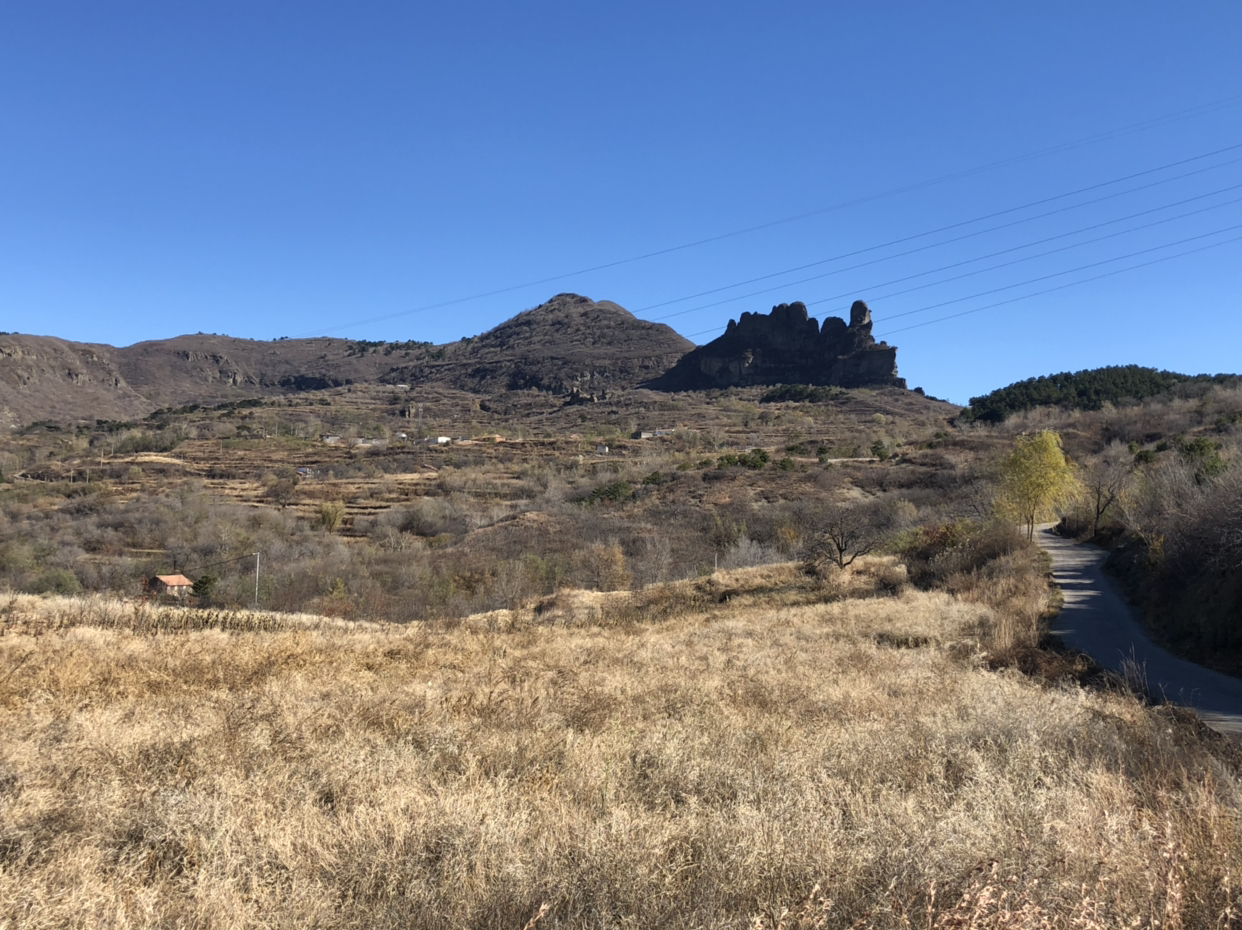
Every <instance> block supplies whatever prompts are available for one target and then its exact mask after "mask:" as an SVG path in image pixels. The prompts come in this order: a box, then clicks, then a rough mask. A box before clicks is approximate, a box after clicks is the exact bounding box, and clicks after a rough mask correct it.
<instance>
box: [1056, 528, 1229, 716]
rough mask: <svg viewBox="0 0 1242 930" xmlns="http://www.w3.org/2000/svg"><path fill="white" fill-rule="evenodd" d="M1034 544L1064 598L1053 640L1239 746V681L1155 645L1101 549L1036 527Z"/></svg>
mask: <svg viewBox="0 0 1242 930" xmlns="http://www.w3.org/2000/svg"><path fill="white" fill-rule="evenodd" d="M1036 538H1037V539H1038V542H1039V545H1040V546H1041V547H1042V548H1043V549H1045V550H1046V551H1047V552H1048V553H1049V555H1051V556H1052V567H1053V576H1054V578H1055V579H1056V582H1057V584H1058V585H1060V587H1061V590H1062V592H1063V593H1064V595H1065V606H1064V608H1063V609H1062V611H1061V616H1059V617H1058V618H1057V619H1056V620H1055V621H1053V628H1052V632H1053V633H1054V634H1055V635H1057V636H1059V637H1060V638H1061V640H1062V641H1063V642H1064V643H1065V644H1066V645H1067V646H1069V647H1070V648H1071V649H1077V650H1080V651H1082V652H1085V653H1087V655H1089V656H1091V657H1092V658H1093V659H1095V660H1096V661H1097V662H1099V663H1100V664H1101V665H1103V666H1105V667H1106V668H1109V669H1112V670H1113V671H1115V672H1120V673H1122V674H1123V675H1128V676H1131V677H1133V676H1136V675H1137V676H1138V677H1139V679H1140V681H1143V682H1145V683H1146V686H1147V688H1148V690H1149V691H1150V692H1151V693H1152V694H1154V695H1157V696H1160V695H1163V696H1164V697H1165V698H1166V699H1167V700H1169V701H1172V702H1174V703H1177V704H1184V705H1187V706H1189V707H1193V708H1195V710H1197V711H1198V712H1199V716H1200V717H1202V718H1203V721H1204V722H1205V723H1207V724H1208V725H1209V726H1210V727H1212V728H1213V729H1215V730H1218V731H1220V732H1221V733H1227V734H1229V735H1230V736H1232V737H1233V738H1234V739H1238V740H1242V680H1239V679H1237V678H1231V677H1229V676H1228V675H1222V674H1220V673H1219V672H1214V671H1212V670H1211V669H1206V668H1204V667H1203V666H1201V665H1195V664H1194V663H1193V662H1188V661H1186V660H1185V659H1179V658H1178V657H1177V656H1175V655H1172V654H1171V653H1169V652H1166V651H1165V650H1164V649H1161V648H1160V647H1159V646H1157V645H1155V644H1154V643H1153V642H1152V641H1151V640H1150V639H1149V638H1148V636H1147V633H1146V631H1145V630H1144V629H1143V626H1142V624H1141V623H1140V622H1139V620H1138V618H1137V617H1136V616H1135V615H1134V611H1133V610H1132V609H1131V608H1130V605H1129V604H1127V603H1126V601H1125V599H1124V598H1123V597H1122V596H1121V594H1120V592H1119V591H1118V590H1117V587H1116V584H1115V582H1114V581H1113V580H1112V579H1111V578H1109V577H1108V576H1107V575H1106V574H1104V571H1103V568H1102V565H1103V563H1104V558H1105V555H1106V553H1105V551H1104V550H1103V549H1100V548H1099V547H1097V546H1089V545H1084V544H1081V543H1075V542H1073V541H1071V540H1068V539H1063V538H1062V537H1060V536H1057V535H1055V534H1053V533H1052V532H1051V530H1050V528H1049V527H1040V528H1039V529H1038V531H1037V533H1036Z"/></svg>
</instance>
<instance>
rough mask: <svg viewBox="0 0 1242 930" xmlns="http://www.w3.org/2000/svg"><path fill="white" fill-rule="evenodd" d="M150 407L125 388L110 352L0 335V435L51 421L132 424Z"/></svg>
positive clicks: (40, 338)
mask: <svg viewBox="0 0 1242 930" xmlns="http://www.w3.org/2000/svg"><path fill="white" fill-rule="evenodd" d="M155 406H157V405H156V404H154V403H153V402H152V401H151V400H150V399H149V398H147V397H144V396H143V395H142V394H140V393H139V392H138V391H136V390H134V388H133V387H132V386H131V385H130V384H129V383H128V382H127V380H126V379H125V377H124V376H123V375H122V373H121V362H120V358H119V357H118V353H117V350H116V349H114V348H113V347H112V346H106V345H92V344H88V343H82V342H69V341H67V340H64V339H56V338H53V337H50V336H24V335H19V334H16V333H13V334H5V335H0V430H2V429H14V428H16V427H19V426H22V425H24V424H27V423H32V422H35V421H37V420H43V419H47V418H53V417H54V418H58V419H60V418H63V419H77V418H84V419H86V418H88V419H96V418H98V419H110V420H124V419H130V418H137V417H142V416H144V415H146V414H147V413H149V412H150V411H151V410H152V409H153V408H154V407H155Z"/></svg>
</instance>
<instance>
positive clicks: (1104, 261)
mask: <svg viewBox="0 0 1242 930" xmlns="http://www.w3.org/2000/svg"><path fill="white" fill-rule="evenodd" d="M1235 229H1242V223H1238V224H1235V225H1233V226H1226V227H1224V228H1223V229H1214V230H1212V231H1211V232H1206V233H1200V234H1199V235H1197V236H1188V237H1187V238H1185V239H1177V240H1175V241H1173V242H1166V243H1164V244H1163V245H1155V246H1152V247H1151V248H1147V249H1139V250H1138V251H1137V252H1127V253H1126V254H1125V255H1118V256H1116V257H1114V258H1105V259H1102V260H1101V261H1098V262H1090V263H1088V264H1086V265H1079V266H1078V267H1077V268H1069V269H1066V270H1065V271H1054V272H1053V273H1051V274H1045V275H1040V276H1039V277H1037V278H1030V279H1028V280H1026V281H1019V282H1017V283H1016V284H1006V285H1004V286H1003V287H994V288H992V289H991V290H987V291H980V292H979V293H978V294H971V295H969V296H967V297H954V298H953V299H952V300H944V301H941V302H940V303H938V304H931V305H929V306H926V307H920V308H919V309H918V310H906V311H904V312H902V313H894V314H891V315H889V316H887V317H885V320H886V321H887V320H895V319H897V318H899V317H903V316H914V315H915V314H917V313H926V312H927V311H928V310H939V309H940V308H941V307H948V306H950V305H952V304H960V303H961V302H962V301H964V300H974V299H975V298H976V297H987V296H989V295H991V294H999V293H1000V292H1001V291H1011V290H1013V289H1014V288H1015V287H1023V286H1024V285H1027V284H1037V283H1039V282H1040V281H1047V280H1048V279H1050V278H1059V277H1061V275H1066V274H1073V273H1074V272H1076V271H1086V270H1087V269H1088V268H1098V267H1099V266H1100V265H1109V264H1112V263H1113V262H1120V261H1124V260H1125V259H1127V258H1134V257H1135V256H1136V255H1147V254H1148V253H1150V252H1158V251H1160V250H1161V249H1170V248H1172V247H1173V246H1175V245H1184V244H1185V243H1187V242H1196V241H1198V240H1199V239H1206V238H1207V237H1208V236H1219V235H1220V234H1221V233H1227V232H1233V230H1235Z"/></svg>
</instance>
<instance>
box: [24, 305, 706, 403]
mask: <svg viewBox="0 0 1242 930" xmlns="http://www.w3.org/2000/svg"><path fill="white" fill-rule="evenodd" d="M692 348H694V344H693V343H691V342H689V341H688V340H686V339H683V338H682V337H681V336H679V335H678V334H677V333H676V332H675V331H674V330H673V329H672V328H670V327H668V326H665V325H663V324H659V323H647V322H644V321H642V320H639V319H637V318H635V317H634V316H633V314H631V313H629V312H628V311H626V310H625V309H623V308H622V307H620V306H618V305H617V304H615V303H612V302H611V301H607V300H604V301H599V302H596V301H593V300H591V299H590V298H589V297H581V296H579V295H577V294H558V295H557V296H555V297H553V298H552V299H551V300H549V301H548V302H547V303H545V304H542V305H541V306H538V307H535V308H534V309H531V310H526V311H524V312H522V313H519V314H518V315H517V316H515V317H513V318H512V319H510V320H508V321H506V322H505V323H502V324H500V325H499V326H497V327H496V328H495V329H492V330H489V331H488V332H485V333H483V334H481V335H479V336H475V337H468V338H466V339H462V340H460V341H459V342H453V343H448V344H446V345H442V346H436V345H432V344H431V343H428V342H417V341H408V342H373V341H366V340H349V339H329V338H316V339H279V340H275V341H273V342H263V341H257V340H253V339H236V338H233V337H230V336H221V335H215V334H211V333H197V334H193V335H185V336H177V337H175V338H172V339H159V340H152V341H149V342H140V343H137V344H135V345H132V346H126V347H124V348H114V347H112V346H107V345H90V344H85V343H76V342H69V341H67V340H64V339H56V338H53V337H48V336H25V335H17V334H11V335H10V334H5V335H0V428H15V427H18V426H21V425H23V424H27V423H31V422H34V421H37V420H43V419H57V420H94V419H115V420H125V419H137V418H141V417H143V416H145V415H146V414H148V413H150V412H151V411H152V410H155V409H157V408H161V407H172V406H182V405H186V404H216V403H221V402H225V401H232V400H240V399H243V398H250V397H269V396H278V395H284V394H295V393H298V392H302V391H312V390H322V389H324V388H332V387H340V386H343V385H347V384H362V383H387V384H399V383H406V384H442V385H446V386H449V387H454V388H458V389H460V390H466V391H472V392H475V393H488V394H491V393H496V392H500V391H508V390H525V389H531V388H533V389H536V390H540V391H548V392H551V393H554V394H566V395H571V396H574V395H580V396H584V397H586V396H590V395H591V394H597V395H598V394H603V393H606V392H608V391H614V390H621V389H625V388H631V387H635V386H637V385H638V384H640V383H641V382H644V381H648V380H650V379H652V378H654V377H656V376H658V375H660V374H662V373H663V372H665V371H667V370H668V369H669V368H671V367H672V366H673V365H674V364H675V363H676V362H677V360H678V359H679V358H681V357H682V356H683V355H685V354H686V352H687V351H689V350H690V349H692Z"/></svg>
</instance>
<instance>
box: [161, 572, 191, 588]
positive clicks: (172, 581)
mask: <svg viewBox="0 0 1242 930" xmlns="http://www.w3.org/2000/svg"><path fill="white" fill-rule="evenodd" d="M155 577H156V578H158V579H159V580H160V581H162V582H164V584H166V585H168V587H170V588H182V587H189V588H192V587H194V582H192V581H191V580H190V579H189V578H187V577H186V576H185V575H156V576H155Z"/></svg>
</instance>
